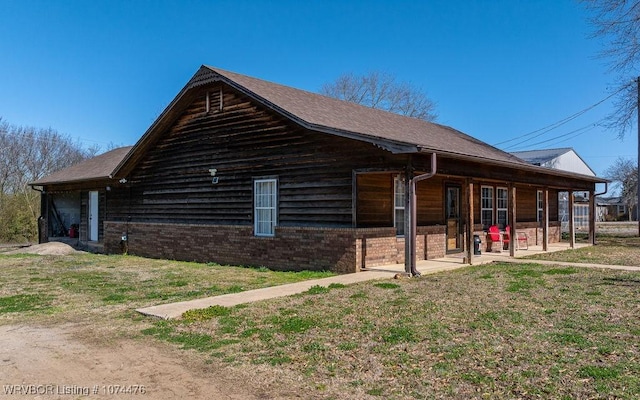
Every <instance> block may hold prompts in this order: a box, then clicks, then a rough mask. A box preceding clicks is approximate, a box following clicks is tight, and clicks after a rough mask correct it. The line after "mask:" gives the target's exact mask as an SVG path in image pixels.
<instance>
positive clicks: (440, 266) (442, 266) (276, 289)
mask: <svg viewBox="0 0 640 400" xmlns="http://www.w3.org/2000/svg"><path fill="white" fill-rule="evenodd" d="M568 248H569V246H568V244H566V243H560V244H554V245H553V246H552V247H550V248H549V251H550V252H553V251H560V250H566V249H568ZM542 252H543V251H542V248H541V247H536V246H530V249H529V250H518V251H516V257H515V258H511V257H509V253H508V252H506V251H505V252H502V253H483V254H482V255H481V256H477V257H473V259H472V262H473V265H482V264H488V263H492V262H495V261H502V262H513V263H536V264H546V265H566V266H575V267H582V268H585V267H586V268H609V269H619V270H627V271H640V267H625V266H620V265H599V264H582V263H565V262H558V261H541V260H527V259H521V258H518V257H523V256H528V255H532V254H537V253H542ZM468 266H469V265H468V264H464V263H463V255H452V256H449V257H445V258H438V259H434V260H421V261H418V263H417V265H416V268H417V269H418V271H420V273H421V274H422V275H429V274H434V273H438V272H443V271H451V270H455V269H458V268H464V267H468ZM398 273H404V264H393V265H384V266H380V267H373V268H368V269H367V270H366V271H362V272H357V273H354V274H345V275H336V276H332V277H329V278H322V279H315V280H309V281H302V282H296V283H289V284H286V285H280V286H271V287H266V288H262V289H255V290H248V291H246V292H240V293H230V294H224V295H221V296H214V297H207V298H202V299H196V300H189V301H182V302H179V303H169V304H161V305H157V306H152V307H145V308H140V309H137V310H136V311H137V312H139V313H141V314H144V315H148V316H152V317H158V318H162V319H174V318H180V317H181V316H182V314H183V313H184V312H185V311H188V310H193V309H201V308H207V307H211V306H213V305H219V306H225V307H231V306H235V305H238V304H243V303H250V302H254V301H260V300H267V299H273V298H276V297H284V296H290V295H293V294H297V293H302V292H305V291H307V290H309V289H310V288H311V287H313V286H324V287H327V286H329V285H331V284H332V283H339V284H343V285H349V284H353V283H357V282H364V281H371V280H379V279H393V277H394V276H395V275H396V274H398Z"/></svg>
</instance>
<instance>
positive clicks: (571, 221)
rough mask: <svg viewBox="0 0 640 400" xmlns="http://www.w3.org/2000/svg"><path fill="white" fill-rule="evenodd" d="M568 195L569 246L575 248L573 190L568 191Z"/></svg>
mask: <svg viewBox="0 0 640 400" xmlns="http://www.w3.org/2000/svg"><path fill="white" fill-rule="evenodd" d="M567 197H568V199H567V200H568V205H567V207H569V247H571V248H572V249H573V248H575V247H576V229H575V215H574V214H573V208H574V199H573V190H569V191H568V192H567Z"/></svg>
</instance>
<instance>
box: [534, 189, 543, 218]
mask: <svg viewBox="0 0 640 400" xmlns="http://www.w3.org/2000/svg"><path fill="white" fill-rule="evenodd" d="M536 203H537V204H538V222H542V215H543V214H542V212H543V207H544V201H543V200H542V190H538V192H537V194H536Z"/></svg>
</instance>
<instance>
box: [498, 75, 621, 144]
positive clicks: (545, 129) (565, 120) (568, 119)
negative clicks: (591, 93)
mask: <svg viewBox="0 0 640 400" xmlns="http://www.w3.org/2000/svg"><path fill="white" fill-rule="evenodd" d="M626 88H627V85H626V86H623V87H621V88H619V89H618V90H616V91H615V92H613V93H611V94H610V95H608V96H607V97H605V98H604V99H602V100H600V101H598V102H597V103H595V104H592V105H590V106H589V107H587V108H585V109H583V110H580V111H578V112H577V113H575V114H572V115H570V116H568V117H566V118H563V119H561V120H559V121H557V122H554V123H553V124H550V125H547V126H545V127H542V128H540V129H536V130H535V131H531V132H529V133H525V134H523V135H520V136H516V137H514V138H512V139H508V140H504V141H502V142H499V143H496V144H494V145H493V146H496V147H497V146H500V145H502V144H505V143H510V142H513V141H515V140H519V139H523V138H526V137H528V136H531V135H535V136H532V137H530V138H529V139H526V140H524V141H523V142H521V143H519V144H522V143H525V142H528V141H530V140H533V139H535V138H537V137H540V136H542V135H544V134H545V133H548V132H550V131H552V130H554V129H557V128H559V127H560V126H562V125H564V124H567V123H569V122H571V121H573V120H574V119H576V118H578V117H579V116H581V115H583V114H584V113H586V112H588V111H590V110H592V109H594V108H595V107H597V106H599V105H600V104H602V103H604V102H605V101H607V100H609V99H610V98H612V97H613V96H615V95H616V94H618V93H620V92H621V91H623V90H625V89H626ZM539 132H540V133H539ZM536 134H537V135H536ZM512 147H513V146H512Z"/></svg>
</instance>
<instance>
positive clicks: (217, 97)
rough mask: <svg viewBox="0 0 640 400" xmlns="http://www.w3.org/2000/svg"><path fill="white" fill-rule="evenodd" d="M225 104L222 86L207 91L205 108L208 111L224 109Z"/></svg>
mask: <svg viewBox="0 0 640 400" xmlns="http://www.w3.org/2000/svg"><path fill="white" fill-rule="evenodd" d="M223 106H224V94H223V92H222V86H221V87H218V88H214V89H212V90H209V91H207V95H206V99H205V109H206V112H207V113H210V112H217V111H222V107H223Z"/></svg>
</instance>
